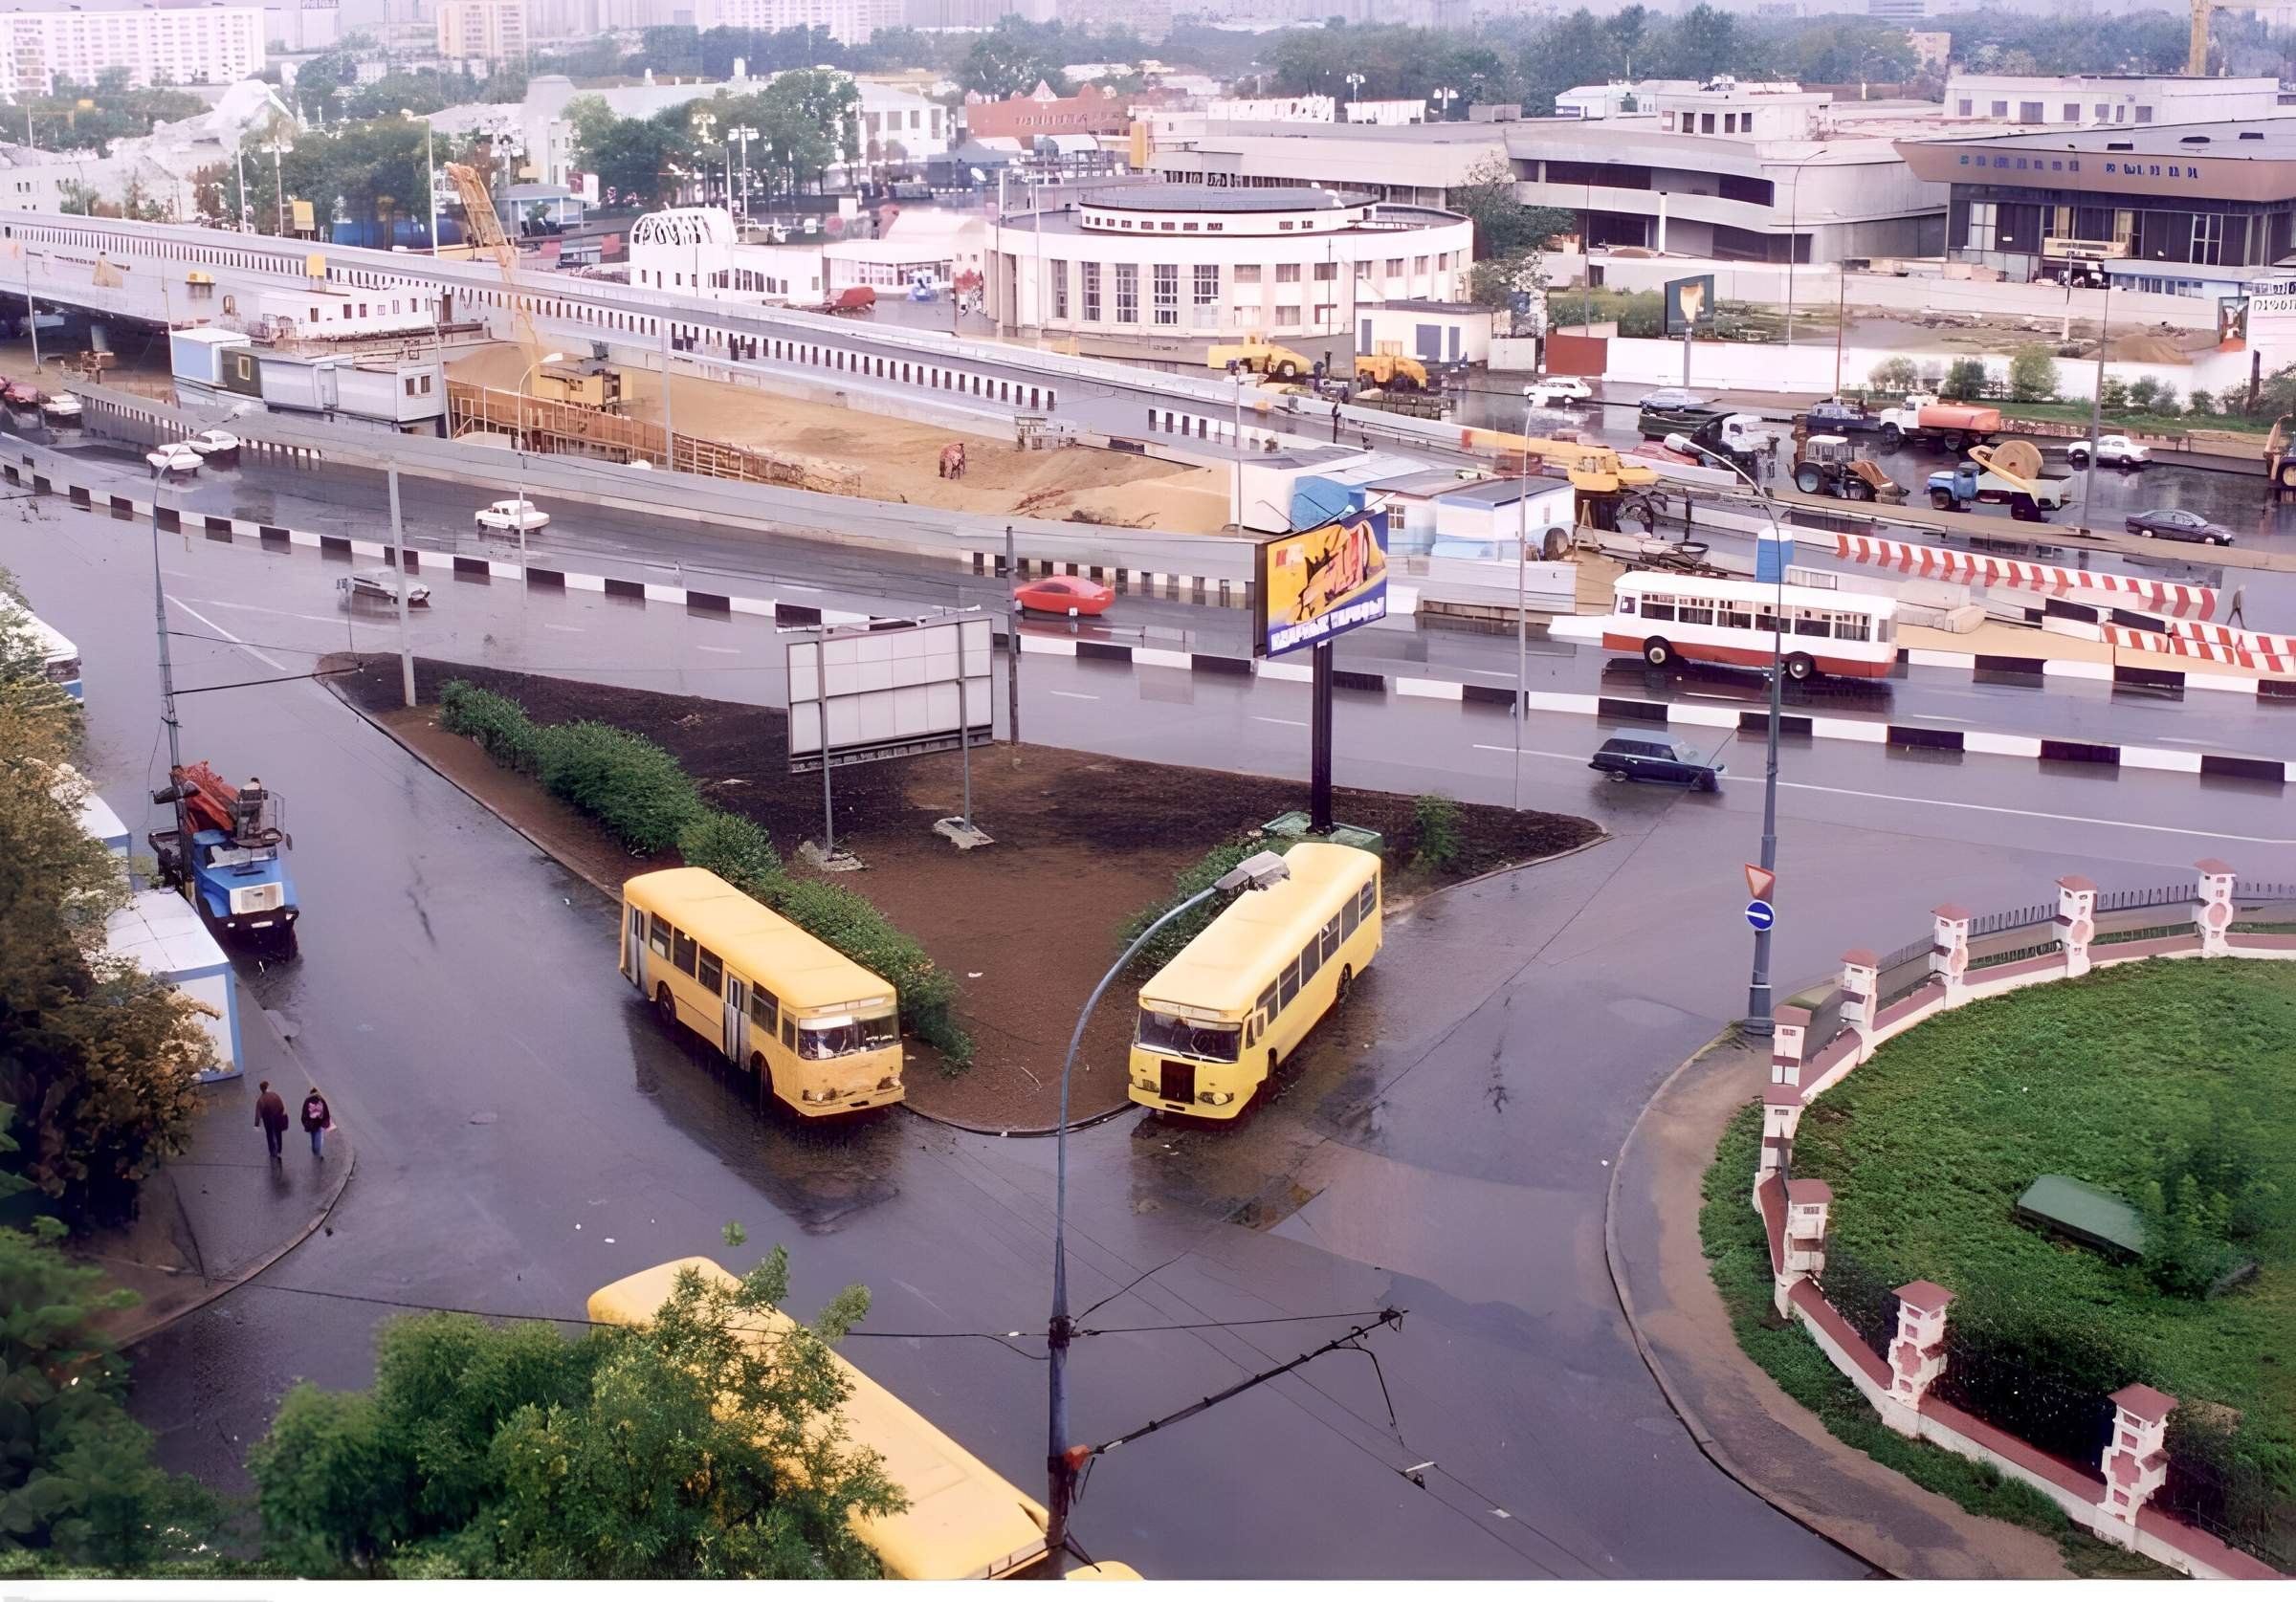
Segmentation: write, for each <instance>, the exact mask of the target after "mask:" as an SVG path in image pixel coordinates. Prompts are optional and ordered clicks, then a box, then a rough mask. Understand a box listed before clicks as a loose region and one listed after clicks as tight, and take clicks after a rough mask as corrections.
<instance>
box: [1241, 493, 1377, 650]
mask: <svg viewBox="0 0 2296 1602" xmlns="http://www.w3.org/2000/svg"><path fill="white" fill-rule="evenodd" d="M1254 565H1255V569H1256V571H1255V574H1254V578H1255V581H1256V582H1255V583H1254V584H1253V590H1252V593H1253V596H1254V598H1255V599H1254V600H1253V603H1252V621H1253V629H1252V648H1253V651H1254V653H1255V654H1257V655H1260V656H1282V655H1283V654H1284V653H1286V652H1287V651H1295V650H1299V649H1301V648H1303V647H1308V646H1319V645H1322V644H1323V643H1324V642H1325V641H1326V640H1333V639H1336V638H1337V637H1338V636H1340V635H1342V634H1344V633H1346V632H1347V631H1348V630H1349V629H1351V628H1359V627H1361V626H1362V625H1364V624H1367V623H1377V622H1379V620H1380V619H1381V618H1383V617H1385V616H1386V615H1387V514H1386V513H1384V512H1357V513H1351V514H1350V515H1348V516H1344V517H1339V518H1336V519H1334V520H1333V521H1331V522H1328V523H1324V524H1321V525H1319V526H1317V527H1315V528H1312V529H1307V530H1303V531H1301V532H1298V533H1294V534H1279V535H1277V536H1276V537H1275V538H1272V539H1269V540H1268V541H1266V542H1265V543H1263V544H1262V545H1261V546H1260V548H1259V556H1258V559H1257V561H1256V562H1255V564H1254Z"/></svg>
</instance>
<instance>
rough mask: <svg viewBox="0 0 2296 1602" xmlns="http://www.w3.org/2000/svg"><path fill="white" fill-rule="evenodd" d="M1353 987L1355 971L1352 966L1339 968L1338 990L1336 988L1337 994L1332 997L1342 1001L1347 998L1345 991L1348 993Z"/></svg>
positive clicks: (1354, 984)
mask: <svg viewBox="0 0 2296 1602" xmlns="http://www.w3.org/2000/svg"><path fill="white" fill-rule="evenodd" d="M1355 987H1356V971H1355V969H1354V968H1352V967H1343V968H1341V969H1340V970H1339V990H1338V994H1337V995H1336V997H1335V998H1334V999H1335V1000H1339V1001H1344V1000H1346V999H1347V993H1348V992H1349V991H1351V990H1353V989H1355Z"/></svg>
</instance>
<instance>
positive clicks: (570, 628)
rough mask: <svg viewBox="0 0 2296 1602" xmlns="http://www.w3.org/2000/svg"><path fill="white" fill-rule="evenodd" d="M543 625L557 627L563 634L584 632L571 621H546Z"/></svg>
mask: <svg viewBox="0 0 2296 1602" xmlns="http://www.w3.org/2000/svg"><path fill="white" fill-rule="evenodd" d="M542 626H543V627H544V628H555V629H557V630H558V631H559V632H560V633H561V634H580V633H582V632H583V631H582V630H581V629H579V628H577V627H575V626H574V625H572V624H570V623H546V624H544V625H542Z"/></svg>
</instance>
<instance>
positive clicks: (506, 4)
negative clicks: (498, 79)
mask: <svg viewBox="0 0 2296 1602" xmlns="http://www.w3.org/2000/svg"><path fill="white" fill-rule="evenodd" d="M437 26H438V54H439V55H440V57H441V58H442V59H444V60H447V61H456V62H463V61H483V62H485V63H487V64H488V65H489V66H493V65H496V64H498V63H501V62H505V61H509V62H519V61H524V60H525V59H526V0H439V4H438V14H437Z"/></svg>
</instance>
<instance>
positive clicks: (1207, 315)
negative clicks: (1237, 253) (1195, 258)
mask: <svg viewBox="0 0 2296 1602" xmlns="http://www.w3.org/2000/svg"><path fill="white" fill-rule="evenodd" d="M1195 302H1196V304H1195V314H1196V315H1195V323H1196V326H1197V327H1199V328H1209V327H1211V326H1212V324H1213V323H1214V322H1215V321H1217V320H1218V318H1219V313H1218V311H1217V309H1216V308H1217V307H1218V306H1219V303H1220V269H1219V268H1217V267H1214V266H1212V265H1210V264H1209V263H1206V262H1198V263H1197V264H1196V296H1195Z"/></svg>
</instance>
